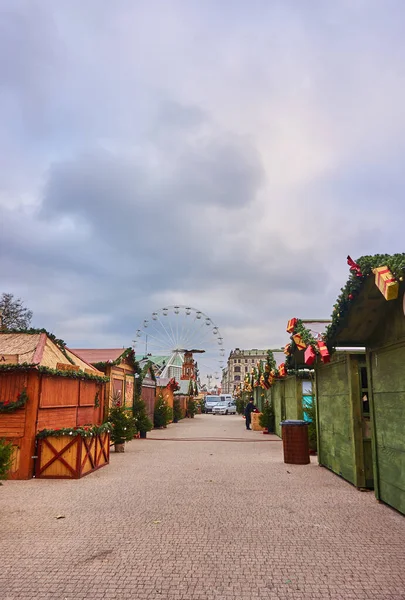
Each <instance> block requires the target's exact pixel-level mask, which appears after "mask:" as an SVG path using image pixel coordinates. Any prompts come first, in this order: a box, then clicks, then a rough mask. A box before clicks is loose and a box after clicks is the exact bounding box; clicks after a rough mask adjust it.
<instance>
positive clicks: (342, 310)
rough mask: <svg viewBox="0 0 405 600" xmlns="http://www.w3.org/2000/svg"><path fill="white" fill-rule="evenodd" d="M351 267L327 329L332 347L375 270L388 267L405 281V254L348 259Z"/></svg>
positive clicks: (327, 340) (398, 278) (326, 333)
mask: <svg viewBox="0 0 405 600" xmlns="http://www.w3.org/2000/svg"><path fill="white" fill-rule="evenodd" d="M348 264H349V265H350V271H351V274H350V277H349V279H348V281H347V282H346V285H345V286H344V287H343V288H341V290H340V292H341V293H340V295H339V296H338V298H337V300H336V302H335V304H334V306H333V312H332V317H331V318H332V323H331V324H330V325H329V326H328V327H327V328H326V332H325V336H324V338H325V342H326V344H327V345H329V346H330V345H332V344H333V342H334V337H335V335H336V333H337V331H338V329H339V326H340V324H341V322H342V319H343V318H344V317H345V316H346V314H347V313H348V311H349V309H350V305H351V303H352V302H353V300H354V299H355V298H356V297H357V296H358V294H359V293H360V290H361V288H362V286H363V284H364V281H365V280H366V279H367V278H368V277H369V276H370V275H372V274H373V269H375V268H377V267H382V266H384V267H385V266H386V267H388V269H389V270H390V271H391V273H392V274H393V276H394V277H395V279H397V280H398V281H403V280H404V272H405V253H402V254H392V255H390V254H376V255H374V256H361V257H360V258H358V259H357V260H356V261H352V260H351V258H350V257H348Z"/></svg>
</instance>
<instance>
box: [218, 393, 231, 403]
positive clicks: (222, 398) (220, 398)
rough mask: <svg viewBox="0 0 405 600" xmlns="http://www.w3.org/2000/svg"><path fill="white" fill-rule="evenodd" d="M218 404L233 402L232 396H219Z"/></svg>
mask: <svg viewBox="0 0 405 600" xmlns="http://www.w3.org/2000/svg"><path fill="white" fill-rule="evenodd" d="M218 402H235V400H234V399H233V398H232V394H221V395H220V397H219V400H218Z"/></svg>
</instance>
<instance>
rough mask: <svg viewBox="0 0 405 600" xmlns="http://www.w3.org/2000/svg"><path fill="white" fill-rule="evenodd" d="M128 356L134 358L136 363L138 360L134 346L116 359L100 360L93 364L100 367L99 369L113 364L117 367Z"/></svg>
mask: <svg viewBox="0 0 405 600" xmlns="http://www.w3.org/2000/svg"><path fill="white" fill-rule="evenodd" d="M128 357H130V358H132V360H133V362H134V363H135V362H136V361H135V352H134V350H133V348H127V349H126V350H124V352H123V353H122V354H120V355H119V357H118V358H116V359H115V360H105V361H100V362H96V363H92V365H93V367H95V368H96V369H99V370H102V369H104V368H105V367H111V366H113V367H116V366H117V365H119V364H120V362H122V361H123V360H125V359H126V358H128Z"/></svg>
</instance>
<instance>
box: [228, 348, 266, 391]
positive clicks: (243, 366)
mask: <svg viewBox="0 0 405 600" xmlns="http://www.w3.org/2000/svg"><path fill="white" fill-rule="evenodd" d="M266 358H267V350H258V349H257V348H253V349H252V350H241V349H240V348H235V350H232V351H231V353H230V354H229V358H228V362H227V366H226V368H225V369H224V370H223V372H222V393H225V394H232V393H233V392H234V390H235V388H236V387H237V386H238V385H239V384H240V383H242V382H243V380H244V379H245V375H246V373H250V372H251V370H252V368H253V367H255V366H256V364H257V362H258V361H259V360H266Z"/></svg>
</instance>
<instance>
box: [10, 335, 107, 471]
mask: <svg viewBox="0 0 405 600" xmlns="http://www.w3.org/2000/svg"><path fill="white" fill-rule="evenodd" d="M105 383H106V379H105V378H104V377H103V376H102V373H100V372H99V371H97V369H95V368H94V367H92V366H91V365H90V364H88V363H87V362H85V361H83V360H82V359H81V358H80V357H78V356H77V355H76V354H75V353H74V352H72V351H71V350H69V349H68V348H67V347H66V346H65V344H64V343H63V342H62V341H61V340H57V339H56V338H55V337H54V336H52V335H51V334H48V333H46V332H45V331H43V330H28V331H27V332H21V333H20V332H17V333H12V332H9V333H7V332H3V333H0V438H5V439H6V440H8V441H10V442H11V443H12V444H13V446H14V461H13V466H12V470H11V474H10V476H11V478H13V479H28V478H30V477H32V475H33V473H34V467H35V465H34V459H35V457H36V456H37V455H36V439H37V434H38V432H41V431H43V430H46V431H47V432H48V433H45V434H43V435H42V437H41V440H40V441H39V442H38V449H39V452H40V453H41V456H42V463H41V461H40V459H38V460H37V461H36V468H37V476H38V477H47V476H52V477H56V476H67V477H80V476H81V475H83V474H85V473H88V472H90V471H92V470H94V469H95V468H98V467H100V466H103V465H104V464H107V462H108V448H107V446H106V440H107V438H108V433H107V432H106V430H105V428H103V427H99V426H101V424H102V422H103V410H104V398H105V392H104V388H105ZM83 426H89V428H88V429H86V430H84V427H83ZM61 429H63V430H65V429H66V430H67V432H66V433H67V435H70V436H71V438H70V439H68V440H66V436H65V435H64V436H62V434H61V431H60V430H61ZM56 430H59V431H58V432H56V433H55V435H56V437H58V438H59V439H58V442H57V443H56V445H59V446H60V445H62V447H61V448H59V449H56V448H55V447H54V445H53V441H54V438H53V437H52V435H51V434H52V432H55V431H56ZM76 430H79V431H76ZM62 433H63V432H62ZM62 437H63V438H64V439H62ZM82 437H86V438H87V437H89V438H92V442H91V444H88V449H87V451H86V452H84V451H82V445H81V438H82ZM51 438H52V439H51ZM67 441H69V442H72V441H73V443H71V444H70V446H69V449H68V450H69V451H66V452H67V453H65V451H64V450H63V444H64V443H65V442H67ZM87 441H88V440H87ZM79 442H80V444H79ZM65 445H66V444H65ZM79 445H80V453H79V454H78V452H77V450H78V448H79ZM76 446H77V447H76ZM106 448H107V449H106ZM48 463H49V464H48ZM44 467H47V468H44ZM47 469H48V470H47Z"/></svg>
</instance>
